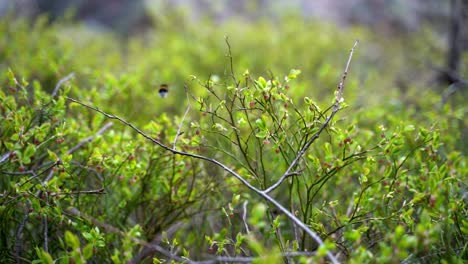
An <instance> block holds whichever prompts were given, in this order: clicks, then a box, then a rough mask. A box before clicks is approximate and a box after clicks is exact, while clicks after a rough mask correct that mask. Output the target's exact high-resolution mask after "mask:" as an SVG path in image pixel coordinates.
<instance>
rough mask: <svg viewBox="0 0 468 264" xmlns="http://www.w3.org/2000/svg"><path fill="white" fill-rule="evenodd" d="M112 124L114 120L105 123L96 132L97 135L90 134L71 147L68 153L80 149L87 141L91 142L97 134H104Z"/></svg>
mask: <svg viewBox="0 0 468 264" xmlns="http://www.w3.org/2000/svg"><path fill="white" fill-rule="evenodd" d="M111 126H112V122H109V123H107V124H105V125H104V126H103V127H102V128H101V129H99V131H98V132H96V134H95V135H93V136H89V137H87V138H85V139H83V140H81V141H80V142H79V143H78V144H76V145H75V146H74V147H73V148H71V149H69V150H68V151H67V154H68V155H70V154H72V153H73V152H75V151H76V150H78V149H79V148H81V147H82V146H83V145H84V144H86V143H89V142H91V141H93V139H94V138H95V137H96V136H99V135H101V134H103V133H104V132H105V131H106V130H107V129H109V128H110V127H111Z"/></svg>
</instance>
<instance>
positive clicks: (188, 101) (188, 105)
mask: <svg viewBox="0 0 468 264" xmlns="http://www.w3.org/2000/svg"><path fill="white" fill-rule="evenodd" d="M185 94H186V95H187V109H185V113H184V116H183V117H182V120H180V124H179V127H178V128H177V133H176V135H175V137H174V143H173V144H172V148H173V149H176V144H177V138H178V137H179V135H180V134H181V133H180V130H181V128H182V124H183V123H184V120H185V118H186V117H187V114H188V112H189V110H190V97H189V93H188V91H187V86H185Z"/></svg>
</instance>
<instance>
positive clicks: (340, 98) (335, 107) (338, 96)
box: [263, 40, 359, 194]
mask: <svg viewBox="0 0 468 264" xmlns="http://www.w3.org/2000/svg"><path fill="white" fill-rule="evenodd" d="M358 43H359V41H358V40H356V42H354V46H353V47H352V48H351V50H350V52H349V57H348V62H347V63H346V67H345V70H344V72H343V76H342V77H341V81H340V83H339V84H338V89H337V91H336V98H335V103H334V104H333V110H332V112H331V114H330V115H329V116H328V117H327V119H326V120H325V122H324V123H323V124H322V126H320V128H319V130H318V131H317V132H316V133H315V134H314V135H313V136H312V137H311V138H310V139H309V141H307V142H306V143H305V144H304V146H303V147H302V149H301V150H300V151H299V152H298V153H297V156H296V158H294V160H293V161H292V162H291V164H290V165H289V167H288V168H287V169H286V171H285V172H284V174H283V175H282V176H281V177H280V178H279V180H278V181H277V182H275V183H274V184H273V185H271V186H270V187H269V188H267V189H265V190H264V191H263V192H264V193H265V194H267V193H269V192H271V191H273V190H274V189H276V188H278V186H280V185H281V183H283V181H284V180H285V179H286V178H288V177H289V176H291V171H292V170H293V169H294V167H296V165H297V163H298V162H299V160H301V159H302V156H304V154H305V152H306V151H307V149H309V147H310V146H311V145H312V143H314V141H315V140H316V139H317V138H319V136H320V134H322V132H323V131H324V130H325V129H326V128H327V126H328V124H329V123H330V121H331V120H332V119H333V117H334V116H335V114H336V113H337V112H338V110H339V109H340V104H341V102H342V101H343V89H344V84H345V81H346V77H347V76H348V70H349V65H350V64H351V59H352V57H353V53H354V49H355V48H356V46H357V45H358Z"/></svg>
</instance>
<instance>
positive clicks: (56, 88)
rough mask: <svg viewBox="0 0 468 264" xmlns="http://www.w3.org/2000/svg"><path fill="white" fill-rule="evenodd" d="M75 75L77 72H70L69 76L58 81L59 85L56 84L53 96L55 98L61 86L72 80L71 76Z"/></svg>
mask: <svg viewBox="0 0 468 264" xmlns="http://www.w3.org/2000/svg"><path fill="white" fill-rule="evenodd" d="M73 77H75V73H73V72H72V73H70V74H68V75H67V76H65V77H63V78H62V79H60V80H59V81H58V83H57V85H56V86H55V89H54V91H53V92H52V98H54V97H55V96H57V93H58V91H59V90H60V86H62V84H63V83H64V82H66V81H68V80H70V79H71V78H73Z"/></svg>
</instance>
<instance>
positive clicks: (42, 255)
mask: <svg viewBox="0 0 468 264" xmlns="http://www.w3.org/2000/svg"><path fill="white" fill-rule="evenodd" d="M35 250H36V254H37V256H38V257H39V260H40V261H37V260H35V261H36V262H35V263H46V264H53V263H54V260H53V259H52V256H51V255H50V254H49V253H47V252H46V251H44V250H43V249H40V248H38V247H36V248H35Z"/></svg>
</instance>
